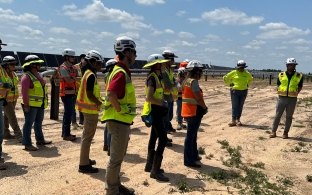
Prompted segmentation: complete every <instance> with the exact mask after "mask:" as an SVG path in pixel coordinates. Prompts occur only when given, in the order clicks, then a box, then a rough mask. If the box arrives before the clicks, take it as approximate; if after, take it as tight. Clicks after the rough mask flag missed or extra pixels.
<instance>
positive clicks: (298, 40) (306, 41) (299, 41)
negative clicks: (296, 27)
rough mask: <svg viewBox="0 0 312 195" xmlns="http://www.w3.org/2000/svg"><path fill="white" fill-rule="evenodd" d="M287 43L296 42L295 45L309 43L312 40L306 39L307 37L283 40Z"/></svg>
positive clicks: (311, 42)
mask: <svg viewBox="0 0 312 195" xmlns="http://www.w3.org/2000/svg"><path fill="white" fill-rule="evenodd" d="M283 43H285V44H295V45H309V44H312V41H308V40H305V39H301V38H300V39H294V40H290V41H287V42H283Z"/></svg>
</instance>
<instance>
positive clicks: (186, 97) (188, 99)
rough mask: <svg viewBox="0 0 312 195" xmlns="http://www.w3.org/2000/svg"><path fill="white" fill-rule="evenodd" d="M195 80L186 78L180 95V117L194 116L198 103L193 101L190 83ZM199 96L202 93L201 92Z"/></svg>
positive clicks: (193, 95) (193, 96)
mask: <svg viewBox="0 0 312 195" xmlns="http://www.w3.org/2000/svg"><path fill="white" fill-rule="evenodd" d="M194 80H195V79H191V78H187V79H186V81H185V82H184V86H183V94H182V111H181V116H182V117H193V116H196V111H197V105H198V102H197V101H196V99H195V94H194V92H193V91H192V82H193V81H194ZM201 96H203V93H202V92H201Z"/></svg>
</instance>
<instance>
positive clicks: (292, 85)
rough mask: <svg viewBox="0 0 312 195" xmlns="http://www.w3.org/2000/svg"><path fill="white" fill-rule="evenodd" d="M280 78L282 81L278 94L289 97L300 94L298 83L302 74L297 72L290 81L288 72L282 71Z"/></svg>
mask: <svg viewBox="0 0 312 195" xmlns="http://www.w3.org/2000/svg"><path fill="white" fill-rule="evenodd" d="M278 78H279V81H280V82H281V84H280V85H279V86H278V90H277V93H278V95H280V96H288V97H297V96H298V84H299V82H300V80H301V78H302V74H300V73H297V72H295V74H294V75H293V76H292V77H291V79H290V81H289V80H288V77H287V75H286V72H281V73H279V74H278Z"/></svg>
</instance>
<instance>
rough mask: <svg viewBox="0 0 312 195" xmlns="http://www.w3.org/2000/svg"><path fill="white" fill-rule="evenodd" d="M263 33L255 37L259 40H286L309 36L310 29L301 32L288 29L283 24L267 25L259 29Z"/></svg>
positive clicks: (296, 29)
mask: <svg viewBox="0 0 312 195" xmlns="http://www.w3.org/2000/svg"><path fill="white" fill-rule="evenodd" d="M259 29H260V30H262V31H263V32H262V33H261V34H260V35H258V36H257V38H259V39H286V38H291V37H296V36H302V35H308V34H310V32H311V31H310V29H306V30H302V29H299V28H296V27H290V26H288V25H287V24H285V23H282V22H280V23H267V24H265V25H264V26H260V27H259Z"/></svg>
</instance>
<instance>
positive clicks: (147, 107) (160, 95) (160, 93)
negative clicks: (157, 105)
mask: <svg viewBox="0 0 312 195" xmlns="http://www.w3.org/2000/svg"><path fill="white" fill-rule="evenodd" d="M150 77H154V78H155V80H156V89H155V92H154V94H153V97H154V98H155V99H158V100H162V99H164V89H163V88H162V86H161V83H160V81H159V78H158V76H157V75H156V74H155V73H154V72H152V73H151V74H149V75H148V76H147V79H146V80H148V79H149V78H150ZM147 90H148V87H147V85H145V94H146V95H147ZM150 112H151V103H150V102H147V101H145V102H144V106H143V110H142V114H141V116H147V115H149V113H150Z"/></svg>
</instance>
